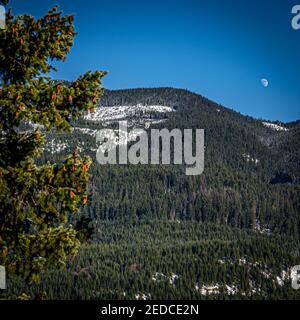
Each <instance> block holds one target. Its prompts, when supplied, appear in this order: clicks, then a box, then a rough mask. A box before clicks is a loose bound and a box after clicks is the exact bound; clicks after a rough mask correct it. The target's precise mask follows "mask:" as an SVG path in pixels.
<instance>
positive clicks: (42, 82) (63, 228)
mask: <svg viewBox="0 0 300 320" xmlns="http://www.w3.org/2000/svg"><path fill="white" fill-rule="evenodd" d="M5 2H6V1H0V4H5ZM73 20H74V16H73V15H63V13H62V12H59V11H58V7H57V6H56V7H54V8H53V9H52V10H50V11H49V12H48V13H47V15H46V16H44V17H42V18H40V19H37V20H36V19H35V18H34V17H32V16H30V15H26V14H25V15H21V16H18V17H14V16H13V15H12V13H11V11H10V10H9V11H8V13H7V14H6V28H5V29H4V30H0V264H1V265H4V266H5V267H6V269H7V272H8V273H9V274H12V275H15V274H16V275H20V276H22V277H24V278H25V279H26V280H27V281H29V282H32V281H35V280H37V279H38V277H39V274H40V273H41V272H42V271H43V270H44V269H45V268H46V267H48V266H50V265H52V266H64V265H65V262H66V259H67V258H68V257H72V256H74V255H75V254H76V252H77V249H78V246H79V240H78V239H77V236H76V231H75V230H74V228H73V227H72V226H71V225H68V224H67V221H68V217H69V215H70V214H75V213H76V212H78V210H79V207H81V206H82V205H85V204H86V203H87V199H88V198H87V188H86V187H87V182H88V179H89V172H88V171H89V167H90V165H91V159H89V158H82V157H81V156H80V154H79V152H77V151H75V152H74V153H73V154H72V155H70V156H68V157H67V158H66V159H65V160H64V161H63V162H62V163H52V164H50V163H47V164H44V165H38V164H37V160H36V159H37V158H38V157H39V156H40V155H41V154H42V151H43V147H44V145H45V139H44V136H43V131H44V130H56V131H68V130H71V129H72V126H71V120H72V119H76V118H77V117H78V116H79V115H81V114H82V112H83V111H85V110H86V111H87V110H90V112H93V110H94V107H95V105H96V103H97V101H98V99H99V97H100V96H101V94H102V89H101V79H102V77H103V76H104V75H105V72H102V71H96V72H94V73H92V72H87V73H86V74H84V75H82V76H80V77H79V78H78V80H76V81H74V82H73V83H71V84H68V85H66V84H65V83H64V82H59V81H54V80H52V79H51V78H50V77H48V76H47V74H48V73H49V72H50V71H51V70H54V68H53V66H52V65H51V62H52V61H54V60H62V61H64V60H65V59H66V56H67V54H68V53H69V51H70V49H71V47H72V45H73V39H74V36H75V35H76V33H75V32H74V26H73ZM24 123H26V124H28V123H32V124H35V126H34V127H35V129H33V130H27V131H24V130H23V131H22V130H21V128H22V124H24Z"/></svg>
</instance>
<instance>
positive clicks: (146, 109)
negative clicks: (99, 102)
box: [84, 104, 175, 122]
mask: <svg viewBox="0 0 300 320" xmlns="http://www.w3.org/2000/svg"><path fill="white" fill-rule="evenodd" d="M174 111H175V110H174V109H173V108H171V107H168V106H161V105H149V106H144V105H141V104H137V105H135V106H107V107H103V106H100V107H97V108H96V109H95V111H94V112H93V113H91V112H89V113H88V114H86V115H85V116H84V119H85V120H90V121H99V122H112V121H118V120H122V119H128V118H144V119H151V117H150V115H151V113H161V114H163V113H169V112H174Z"/></svg>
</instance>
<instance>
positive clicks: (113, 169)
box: [43, 88, 300, 236]
mask: <svg viewBox="0 0 300 320" xmlns="http://www.w3.org/2000/svg"><path fill="white" fill-rule="evenodd" d="M122 119H126V120H128V123H129V128H130V129H132V128H143V129H146V130H149V129H151V128H168V129H170V130H171V129H173V128H182V129H184V128H192V129H196V128H201V129H204V130H205V170H204V173H203V174H202V175H200V176H194V177H191V176H186V175H185V174H184V167H183V166H178V165H170V166H163V165H160V166H153V165H148V166H145V165H144V166H143V165H137V166H133V165H127V166H124V165H123V166H114V165H110V166H109V165H106V166H100V165H99V164H98V163H97V162H96V161H94V165H93V168H92V173H93V179H92V182H91V186H90V190H91V196H90V205H89V207H88V209H87V210H86V212H85V213H86V214H88V215H89V216H91V217H92V219H93V220H94V221H96V220H98V219H99V220H103V219H104V220H107V219H108V220H115V219H118V220H119V219H121V220H122V219H125V220H126V221H136V220H141V219H152V218H162V219H171V220H174V219H177V218H178V219H183V220H195V221H209V222H214V223H220V224H225V225H230V226H233V227H239V228H252V229H261V230H269V231H270V232H276V233H284V234H288V235H293V236H295V235H299V230H300V216H299V206H300V197H299V181H300V179H299V173H300V170H299V169H300V161H299V159H300V154H299V150H300V145H299V139H298V137H299V130H300V127H299V123H297V122H295V123H290V124H289V123H273V124H272V123H270V122H267V121H263V120H257V119H253V118H251V117H247V116H244V115H241V114H239V113H237V112H235V111H233V110H230V109H228V108H225V107H223V106H221V105H218V104H216V103H214V102H212V101H210V100H208V99H206V98H204V97H202V96H200V95H197V94H195V93H191V92H189V91H187V90H181V89H172V88H157V89H130V90H118V91H109V90H106V91H105V94H104V96H103V97H102V99H101V101H100V104H99V106H98V108H96V110H95V112H94V113H93V114H86V115H85V116H84V118H83V119H80V120H78V121H76V123H74V131H73V133H71V134H60V135H57V134H55V133H51V134H48V145H47V148H46V150H45V154H44V157H43V161H44V160H51V159H53V160H54V159H55V160H57V159H60V158H62V157H63V156H64V155H65V154H68V153H69V152H71V151H72V150H74V148H76V147H79V148H80V149H81V151H82V153H84V154H89V155H90V156H92V157H93V158H94V159H95V154H96V150H97V148H98V146H97V145H96V139H95V136H96V132H97V130H98V129H100V128H104V127H106V128H117V121H120V120H122ZM135 138H136V137H132V139H131V140H134V139H135Z"/></svg>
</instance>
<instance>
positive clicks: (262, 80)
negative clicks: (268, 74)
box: [260, 78, 269, 88]
mask: <svg viewBox="0 0 300 320" xmlns="http://www.w3.org/2000/svg"><path fill="white" fill-rule="evenodd" d="M260 82H261V84H262V85H263V87H265V88H267V87H268V86H269V81H268V80H267V79H266V78H262V79H261V80H260Z"/></svg>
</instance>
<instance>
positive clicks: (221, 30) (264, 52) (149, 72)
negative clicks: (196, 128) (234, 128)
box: [11, 0, 300, 121]
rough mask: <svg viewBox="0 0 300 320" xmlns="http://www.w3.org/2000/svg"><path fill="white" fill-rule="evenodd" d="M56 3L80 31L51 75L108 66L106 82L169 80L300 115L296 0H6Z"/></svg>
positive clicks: (254, 107) (242, 103)
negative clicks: (294, 24)
mask: <svg viewBox="0 0 300 320" xmlns="http://www.w3.org/2000/svg"><path fill="white" fill-rule="evenodd" d="M57 3H59V4H60V5H61V9H63V10H64V12H65V13H75V14H76V20H75V25H76V31H77V32H78V33H79V34H78V36H77V37H76V40H75V45H74V48H73V49H72V51H71V53H70V55H69V56H68V59H67V61H66V62H65V63H58V64H57V65H56V66H57V67H58V69H59V71H58V72H57V73H56V74H53V75H52V76H53V77H55V78H59V79H67V80H73V79H75V78H77V77H78V76H79V75H80V74H82V73H84V72H85V71H87V70H95V69H100V70H106V71H109V74H108V75H107V76H106V77H105V80H104V86H105V87H106V88H109V89H118V88H136V87H161V86H172V87H177V88H184V89H188V90H191V91H194V92H197V93H200V94H202V95H204V96H206V97H208V98H210V99H212V100H214V101H216V102H218V103H221V104H223V105H224V106H226V107H230V108H233V109H235V110H237V111H239V112H241V113H243V114H247V115H251V116H254V117H257V118H263V119H268V120H280V121H293V120H296V119H300V30H298V31H296V30H294V29H292V27H291V19H292V17H293V16H292V14H291V10H292V7H293V6H294V5H295V4H297V3H299V4H300V0H298V1H297V0H295V1H289V0H251V1H246V0H206V1H201V0H197V1H193V0H169V1H167V0H151V1H144V0H139V1H136V0H126V1H125V0H106V1H102V0H85V1H82V0H72V1H70V0H60V1H59V0H53V1H52V0H43V1H41V0H28V1H24V0H11V6H12V8H13V11H14V13H16V14H19V13H25V12H26V13H31V14H32V15H34V16H36V17H38V16H40V15H43V14H44V13H45V11H46V10H47V9H50V8H51V7H52V6H53V5H54V4H57ZM261 78H267V79H268V80H269V86H268V87H267V88H264V87H263V86H262V85H261V83H260V79H261Z"/></svg>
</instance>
